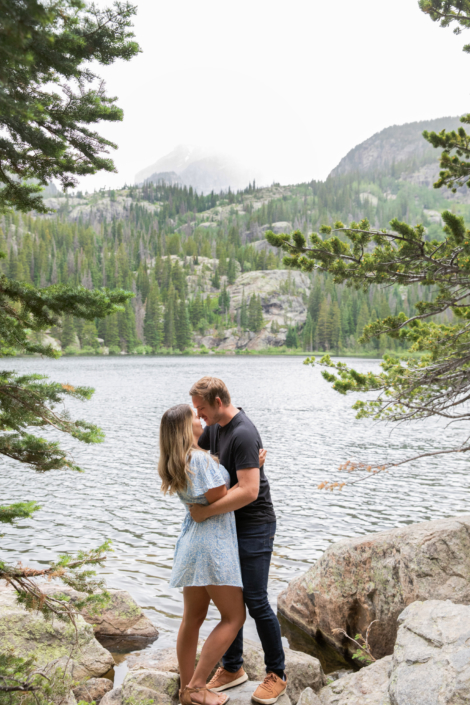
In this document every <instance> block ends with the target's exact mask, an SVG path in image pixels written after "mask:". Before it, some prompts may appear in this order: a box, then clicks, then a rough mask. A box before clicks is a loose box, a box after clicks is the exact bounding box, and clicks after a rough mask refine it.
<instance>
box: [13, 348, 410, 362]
mask: <svg viewBox="0 0 470 705" xmlns="http://www.w3.org/2000/svg"><path fill="white" fill-rule="evenodd" d="M389 352H391V351H388V350H387V351H385V352H384V353H383V354H382V355H377V353H352V352H344V353H342V352H339V353H331V352H328V351H318V350H315V351H313V352H306V351H301V352H269V351H266V350H240V351H232V350H220V351H217V350H207V351H202V352H185V351H183V352H158V353H121V354H120V355H100V354H96V355H91V354H90V353H84V354H83V355H66V354H62V355H60V358H84V357H86V358H111V359H119V358H123V357H323V355H329V356H330V357H331V358H344V357H346V358H359V359H364V360H383V356H384V355H385V354H386V353H389ZM394 354H395V355H396V356H397V357H402V356H403V355H402V354H397V353H394ZM38 357H45V356H44V355H40V354H34V355H23V354H19V355H10V356H9V358H10V359H17V358H22V359H34V358H38ZM60 358H56V359H60Z"/></svg>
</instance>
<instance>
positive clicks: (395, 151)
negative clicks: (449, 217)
mask: <svg viewBox="0 0 470 705" xmlns="http://www.w3.org/2000/svg"><path fill="white" fill-rule="evenodd" d="M460 125H461V123H460V121H459V118H458V117H443V118H438V119H437V120H423V121H421V122H410V123H407V124H405V125H392V126H391V127H387V128H385V129H384V130H381V131H380V132H377V133H376V134H375V135H372V137H369V138H368V139H367V140H365V142H362V143H361V144H358V145H357V146H356V147H354V148H353V149H351V151H350V152H348V154H346V156H345V157H343V158H342V159H341V161H340V162H339V164H338V165H337V166H336V167H335V168H334V169H333V171H332V172H331V173H330V175H329V176H330V177H335V176H341V175H343V174H349V173H351V172H355V171H357V172H360V173H363V174H365V173H370V172H374V171H387V170H389V168H390V167H391V166H392V165H393V164H394V165H396V166H397V167H399V165H400V164H401V165H403V167H404V168H406V164H407V162H408V163H410V162H413V161H415V162H416V161H417V162H418V163H420V162H426V161H428V162H431V161H432V162H434V164H433V166H434V168H435V165H436V162H437V150H435V149H434V148H433V147H432V146H431V145H430V144H429V142H427V141H426V140H425V139H424V138H423V134H422V133H423V130H429V131H434V132H439V131H440V130H444V129H446V130H455V129H457V128H458V127H459V126H460ZM437 171H438V170H437Z"/></svg>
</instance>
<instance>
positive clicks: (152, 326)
mask: <svg viewBox="0 0 470 705" xmlns="http://www.w3.org/2000/svg"><path fill="white" fill-rule="evenodd" d="M144 338H145V342H146V344H147V345H150V346H151V348H152V350H153V351H154V352H157V351H158V349H159V348H160V347H161V345H162V343H163V314H162V306H161V303H160V294H159V291H158V284H157V283H154V284H153V285H152V286H151V288H150V291H149V295H148V297H147V301H146V304H145V318H144Z"/></svg>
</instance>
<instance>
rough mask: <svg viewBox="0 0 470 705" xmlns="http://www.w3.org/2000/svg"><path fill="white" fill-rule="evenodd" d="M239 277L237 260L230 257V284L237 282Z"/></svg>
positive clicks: (228, 269) (228, 278)
mask: <svg viewBox="0 0 470 705" xmlns="http://www.w3.org/2000/svg"><path fill="white" fill-rule="evenodd" d="M236 279H237V268H236V266H235V260H234V259H233V258H232V257H230V259H229V261H228V267H227V280H228V283H229V284H235V281H236Z"/></svg>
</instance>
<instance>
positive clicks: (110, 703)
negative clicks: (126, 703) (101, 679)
mask: <svg viewBox="0 0 470 705" xmlns="http://www.w3.org/2000/svg"><path fill="white" fill-rule="evenodd" d="M100 705H122V688H113V690H110V691H109V693H106V695H104V696H103V699H102V700H101V703H100Z"/></svg>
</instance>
